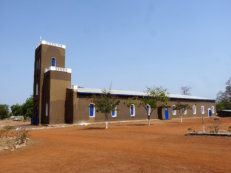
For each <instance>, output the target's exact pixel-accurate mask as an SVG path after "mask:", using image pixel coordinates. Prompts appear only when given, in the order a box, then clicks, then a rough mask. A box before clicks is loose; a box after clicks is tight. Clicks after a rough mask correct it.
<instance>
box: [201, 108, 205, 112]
mask: <svg viewBox="0 0 231 173" xmlns="http://www.w3.org/2000/svg"><path fill="white" fill-rule="evenodd" d="M201 114H205V107H204V106H201Z"/></svg>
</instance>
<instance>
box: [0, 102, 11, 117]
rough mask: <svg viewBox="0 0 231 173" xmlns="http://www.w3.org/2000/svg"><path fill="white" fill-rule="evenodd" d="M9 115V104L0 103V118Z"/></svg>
mask: <svg viewBox="0 0 231 173" xmlns="http://www.w3.org/2000/svg"><path fill="white" fill-rule="evenodd" d="M8 117H9V106H8V105H6V104H5V105H0V119H4V118H8Z"/></svg>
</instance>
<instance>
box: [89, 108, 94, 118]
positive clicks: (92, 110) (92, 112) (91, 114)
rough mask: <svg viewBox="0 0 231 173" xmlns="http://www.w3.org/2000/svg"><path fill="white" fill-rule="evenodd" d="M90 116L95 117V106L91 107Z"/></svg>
mask: <svg viewBox="0 0 231 173" xmlns="http://www.w3.org/2000/svg"><path fill="white" fill-rule="evenodd" d="M89 116H90V117H93V116H94V106H93V105H90V107H89Z"/></svg>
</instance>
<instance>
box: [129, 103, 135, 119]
mask: <svg viewBox="0 0 231 173" xmlns="http://www.w3.org/2000/svg"><path fill="white" fill-rule="evenodd" d="M135 113H136V110H135V105H134V104H132V105H131V106H130V115H131V116H133V117H134V116H135Z"/></svg>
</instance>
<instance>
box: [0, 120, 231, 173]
mask: <svg viewBox="0 0 231 173" xmlns="http://www.w3.org/2000/svg"><path fill="white" fill-rule="evenodd" d="M208 121H209V120H208V119H207V120H206V124H207V126H208ZM220 121H221V122H222V123H221V126H222V127H223V128H224V129H227V128H228V126H230V125H231V118H223V119H221V120H220ZM145 123H146V122H135V123H134V122H133V123H121V124H119V123H113V124H110V125H109V129H108V130H105V129H103V125H99V124H98V125H92V126H87V127H79V126H76V127H68V128H53V129H46V130H33V131H31V132H30V135H31V139H32V140H33V141H34V142H33V144H31V145H29V146H27V147H25V148H21V149H18V150H16V151H14V152H10V151H5V152H1V153H0V172H28V173H33V172H54V173H56V172H86V173H88V172H92V173H97V172H120V173H122V172H126V173H127V172H128V173H129V172H138V173H146V172H168V173H169V172H231V137H214V136H185V135H184V134H185V132H186V131H187V129H188V128H189V127H191V128H195V129H196V130H201V119H187V120H184V122H183V124H180V123H179V119H174V120H170V121H161V120H155V121H152V125H151V126H150V127H148V126H146V124H145Z"/></svg>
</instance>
